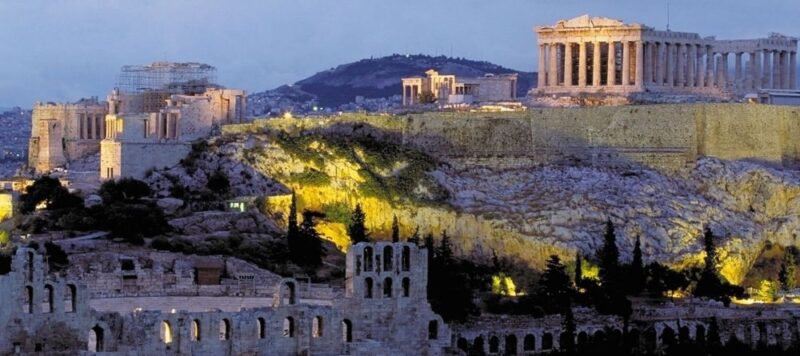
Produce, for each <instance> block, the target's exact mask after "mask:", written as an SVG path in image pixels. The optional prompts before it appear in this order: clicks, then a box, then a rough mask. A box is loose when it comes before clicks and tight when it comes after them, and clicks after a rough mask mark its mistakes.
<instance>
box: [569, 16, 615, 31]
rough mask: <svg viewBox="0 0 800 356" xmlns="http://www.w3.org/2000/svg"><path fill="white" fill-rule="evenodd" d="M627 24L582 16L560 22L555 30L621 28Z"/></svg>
mask: <svg viewBox="0 0 800 356" xmlns="http://www.w3.org/2000/svg"><path fill="white" fill-rule="evenodd" d="M620 26H626V24H625V23H624V22H622V21H620V20H616V19H612V18H608V17H600V16H597V17H590V16H589V15H582V16H578V17H575V18H571V19H569V20H560V21H558V22H556V25H555V26H554V27H555V28H583V27H620Z"/></svg>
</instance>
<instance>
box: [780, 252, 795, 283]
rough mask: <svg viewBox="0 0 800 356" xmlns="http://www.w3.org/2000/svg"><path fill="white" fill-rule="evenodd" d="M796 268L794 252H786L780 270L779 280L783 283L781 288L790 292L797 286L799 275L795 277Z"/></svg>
mask: <svg viewBox="0 0 800 356" xmlns="http://www.w3.org/2000/svg"><path fill="white" fill-rule="evenodd" d="M796 270H797V264H796V263H795V260H794V253H791V252H787V253H784V255H783V261H781V270H780V272H778V281H779V282H780V283H781V290H783V291H785V292H788V291H790V290H793V289H794V288H795V287H796V286H797V277H795V271H796Z"/></svg>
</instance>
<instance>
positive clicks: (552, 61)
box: [547, 43, 558, 87]
mask: <svg viewBox="0 0 800 356" xmlns="http://www.w3.org/2000/svg"><path fill="white" fill-rule="evenodd" d="M549 47H550V48H549V51H550V53H549V59H548V60H547V65H548V69H547V85H549V86H551V87H554V86H557V85H558V44H557V43H552V44H550V46H549Z"/></svg>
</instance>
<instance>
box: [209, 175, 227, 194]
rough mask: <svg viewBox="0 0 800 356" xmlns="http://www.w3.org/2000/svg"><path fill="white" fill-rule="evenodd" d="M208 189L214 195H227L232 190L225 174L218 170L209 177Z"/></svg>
mask: <svg viewBox="0 0 800 356" xmlns="http://www.w3.org/2000/svg"><path fill="white" fill-rule="evenodd" d="M206 187H207V188H208V189H210V190H211V191H212V192H214V193H217V194H219V195H225V194H228V192H229V191H230V189H231V182H230V180H228V176H227V175H226V174H225V172H223V171H221V170H216V171H214V173H212V174H211V175H210V176H209V177H208V182H207V183H206Z"/></svg>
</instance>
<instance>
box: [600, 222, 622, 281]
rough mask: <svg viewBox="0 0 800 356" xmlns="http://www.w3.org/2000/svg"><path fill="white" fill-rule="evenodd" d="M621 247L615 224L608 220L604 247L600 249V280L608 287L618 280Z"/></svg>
mask: <svg viewBox="0 0 800 356" xmlns="http://www.w3.org/2000/svg"><path fill="white" fill-rule="evenodd" d="M618 269H619V249H618V248H617V236H616V234H615V233H614V224H613V223H611V219H609V220H607V221H606V232H605V236H604V237H603V248H602V249H601V250H600V281H601V282H602V284H603V285H604V286H605V287H606V288H613V286H614V285H615V283H616V282H617V280H618V276H617V271H618Z"/></svg>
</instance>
